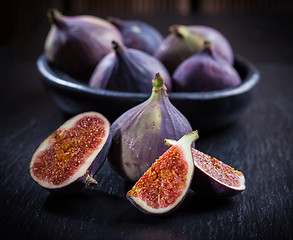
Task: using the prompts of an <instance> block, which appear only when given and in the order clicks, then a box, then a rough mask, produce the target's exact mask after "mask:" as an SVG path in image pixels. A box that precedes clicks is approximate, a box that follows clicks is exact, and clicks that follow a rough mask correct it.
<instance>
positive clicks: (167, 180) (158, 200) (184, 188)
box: [126, 131, 198, 216]
mask: <svg viewBox="0 0 293 240" xmlns="http://www.w3.org/2000/svg"><path fill="white" fill-rule="evenodd" d="M196 139H198V132H197V131H193V132H190V133H188V134H185V135H184V136H183V137H181V138H180V139H179V141H174V142H175V143H174V145H173V146H172V147H170V148H169V149H168V150H167V151H166V152H165V153H164V154H163V155H161V156H160V157H159V158H158V159H157V160H156V161H155V162H154V163H153V164H152V166H151V167H150V168H149V169H148V170H147V171H146V172H145V173H144V174H143V176H142V177H141V178H140V179H139V180H138V181H137V182H136V183H135V185H134V186H133V188H132V189H131V190H130V191H128V192H127V194H126V198H127V199H128V200H129V201H130V202H131V203H132V204H133V205H134V206H135V207H136V208H137V209H138V210H140V211H141V212H143V213H145V214H149V215H156V216H162V215H167V214H170V213H172V212H174V211H175V210H176V209H177V208H178V207H179V206H180V205H181V203H182V202H183V200H184V199H185V197H186V195H187V193H188V191H189V188H190V184H191V181H192V178H193V175H194V164H193V158H192V154H191V145H192V143H193V142H194V141H195V140H196ZM176 149H177V150H176ZM178 150H179V151H178ZM178 156H179V158H180V159H178ZM182 162H185V164H182ZM182 166H184V167H183V168H182ZM183 180H184V181H183Z"/></svg>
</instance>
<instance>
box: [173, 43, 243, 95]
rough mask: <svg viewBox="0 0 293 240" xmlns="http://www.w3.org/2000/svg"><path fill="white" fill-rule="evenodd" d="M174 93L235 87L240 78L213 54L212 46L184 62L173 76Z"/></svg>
mask: <svg viewBox="0 0 293 240" xmlns="http://www.w3.org/2000/svg"><path fill="white" fill-rule="evenodd" d="M173 84H174V91H176V92H208V91H215V90H222V89H227V88H232V87H236V86H238V85H240V84H241V78H240V76H239V74H238V72H237V71H236V70H235V68H234V67H233V66H232V65H231V64H229V63H227V62H226V61H224V60H223V59H222V58H220V57H218V56H217V55H216V54H215V53H214V48H213V46H212V45H211V44H210V43H209V42H206V43H205V47H204V49H203V50H202V51H201V52H200V53H198V54H195V55H193V56H191V57H189V58H187V59H186V60H184V61H183V62H182V63H181V64H180V65H179V66H178V67H177V69H176V71H175V72H174V74H173Z"/></svg>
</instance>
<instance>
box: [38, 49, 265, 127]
mask: <svg viewBox="0 0 293 240" xmlns="http://www.w3.org/2000/svg"><path fill="white" fill-rule="evenodd" d="M37 66H38V69H39V71H40V73H41V74H42V76H43V80H44V81H43V82H44V84H45V86H46V88H47V89H48V91H49V93H50V95H51V96H52V98H53V99H54V101H55V102H56V104H57V105H58V106H59V107H60V108H61V109H62V110H63V111H65V112H66V113H69V114H77V113H80V112H84V111H97V112H100V113H102V114H103V115H105V117H107V118H108V119H109V120H110V121H111V122H113V121H114V120H115V119H116V118H118V117H119V116H120V115H121V114H122V113H124V112H125V111H126V110H128V109H129V108H131V107H134V106H136V105H137V104H139V103H141V102H143V101H145V100H146V99H147V98H148V97H149V96H150V95H149V94H146V93H126V92H117V91H110V90H103V89H94V88H91V87H89V86H88V85H87V84H86V83H82V82H80V81H78V80H76V79H73V78H72V77H70V76H68V75H67V74H65V73H64V72H62V71H60V70H58V69H57V68H56V67H54V66H53V65H51V64H50V63H48V61H47V59H46V56H45V55H44V54H43V55H41V56H40V57H39V58H38V60H37ZM234 67H235V68H236V70H237V71H238V73H239V75H240V77H241V79H242V83H241V85H239V86H238V87H235V88H231V89H225V90H219V91H212V92H204V93H197V92H193V93H183V92H182V93H181V92H180V93H179V92H176V93H175V92H174V93H173V92H171V93H169V98H170V101H171V102H172V103H173V104H174V106H175V107H177V108H178V110H179V111H181V112H182V113H183V114H184V115H185V116H186V117H187V119H188V120H189V122H190V124H191V125H192V128H193V129H197V130H200V131H214V130H216V129H219V128H222V127H224V126H227V125H229V124H231V123H233V122H234V121H236V120H237V119H238V118H239V117H240V115H241V114H242V113H243V112H244V111H245V110H246V109H247V108H248V106H249V105H250V103H251V102H252V100H253V98H254V96H255V93H256V86H257V83H258V82H259V79H260V74H259V72H258V70H257V69H256V68H255V67H254V66H253V64H251V63H250V62H249V61H247V60H245V59H244V58H242V57H240V56H235V63H234Z"/></svg>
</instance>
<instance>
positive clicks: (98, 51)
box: [45, 9, 123, 81]
mask: <svg viewBox="0 0 293 240" xmlns="http://www.w3.org/2000/svg"><path fill="white" fill-rule="evenodd" d="M48 17H49V20H50V22H51V29H50V31H49V33H48V36H47V39H46V42H45V53H46V56H47V58H48V60H49V61H50V62H52V63H53V64H55V65H56V66H57V67H59V68H60V69H61V70H63V71H64V72H65V73H67V74H69V75H71V76H73V77H75V78H78V79H80V80H84V81H88V79H89V77H90V76H91V74H92V72H93V70H94V69H95V67H96V65H97V64H98V63H99V62H100V61H101V59H102V58H103V57H104V56H105V55H106V54H108V53H110V52H111V51H112V46H111V42H112V40H115V41H117V42H119V43H120V44H122V43H123V40H122V36H121V34H120V32H119V31H118V29H117V28H116V27H115V26H114V25H112V24H111V23H109V22H108V21H106V20H103V19H101V18H98V17H94V16H87V15H82V16H63V15H62V14H61V13H60V12H59V11H57V10H55V9H53V10H49V11H48Z"/></svg>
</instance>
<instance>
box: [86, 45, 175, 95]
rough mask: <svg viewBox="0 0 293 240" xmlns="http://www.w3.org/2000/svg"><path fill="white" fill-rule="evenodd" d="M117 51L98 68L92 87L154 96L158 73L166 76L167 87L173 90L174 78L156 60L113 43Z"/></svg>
mask: <svg viewBox="0 0 293 240" xmlns="http://www.w3.org/2000/svg"><path fill="white" fill-rule="evenodd" d="M112 44H113V49H114V51H113V52H112V53H110V54H108V55H107V56H105V57H104V58H103V59H102V61H101V62H100V63H99V64H98V65H97V67H96V69H95V71H94V73H93V75H92V76H91V78H90V82H89V85H90V86H91V87H93V88H102V89H108V90H114V91H123V92H144V93H146V92H151V91H152V81H151V79H152V78H153V75H154V73H156V72H161V73H162V74H163V75H164V76H165V84H166V86H167V87H168V89H169V88H170V89H171V88H172V84H171V77H170V75H169V73H168V71H167V70H166V68H165V67H164V65H163V64H162V63H161V62H160V61H159V60H158V59H156V58H154V57H153V56H151V55H149V54H147V53H145V52H143V51H140V50H137V49H132V48H126V47H123V46H121V45H119V44H118V43H117V42H115V41H113V43H112Z"/></svg>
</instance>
